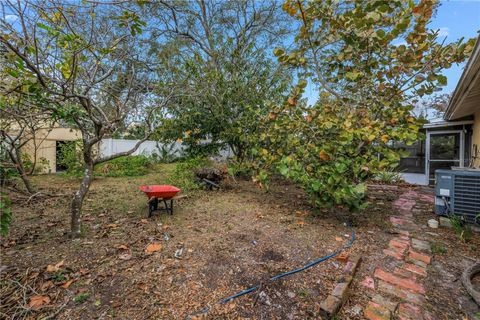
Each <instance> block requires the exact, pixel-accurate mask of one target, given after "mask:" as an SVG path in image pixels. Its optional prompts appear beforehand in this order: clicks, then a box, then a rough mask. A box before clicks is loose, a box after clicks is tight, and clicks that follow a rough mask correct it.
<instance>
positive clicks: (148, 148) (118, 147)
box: [100, 139, 183, 157]
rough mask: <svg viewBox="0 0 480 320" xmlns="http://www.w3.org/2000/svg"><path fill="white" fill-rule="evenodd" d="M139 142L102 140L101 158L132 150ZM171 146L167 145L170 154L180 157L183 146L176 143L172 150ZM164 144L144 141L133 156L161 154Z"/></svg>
mask: <svg viewBox="0 0 480 320" xmlns="http://www.w3.org/2000/svg"><path fill="white" fill-rule="evenodd" d="M138 141H139V140H124V139H102V141H101V142H100V156H102V157H107V156H111V155H112V154H116V153H119V152H125V151H128V150H130V149H132V148H133V147H134V146H135V145H136V144H137V142H138ZM170 147H171V144H167V145H165V148H167V149H168V150H170V152H169V153H170V154H172V155H175V156H180V154H181V152H182V149H183V146H182V144H181V143H178V142H175V143H174V144H173V147H172V149H170ZM161 148H162V144H160V143H158V142H157V141H151V140H147V141H144V142H143V143H142V144H141V145H140V147H138V149H137V150H136V151H135V152H134V153H132V155H135V156H136V155H140V154H143V155H146V156H151V155H152V154H161Z"/></svg>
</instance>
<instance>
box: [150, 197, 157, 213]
mask: <svg viewBox="0 0 480 320" xmlns="http://www.w3.org/2000/svg"><path fill="white" fill-rule="evenodd" d="M157 209H158V199H157V198H154V199H150V201H148V217H149V218H150V217H151V216H152V215H153V211H155V210H157Z"/></svg>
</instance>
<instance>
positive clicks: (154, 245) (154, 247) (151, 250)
mask: <svg viewBox="0 0 480 320" xmlns="http://www.w3.org/2000/svg"><path fill="white" fill-rule="evenodd" d="M161 249H162V245H161V244H160V243H158V242H154V243H150V244H149V245H148V246H147V248H146V249H145V253H146V254H152V253H154V252H156V251H160V250H161Z"/></svg>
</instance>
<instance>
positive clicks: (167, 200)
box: [140, 185, 182, 217]
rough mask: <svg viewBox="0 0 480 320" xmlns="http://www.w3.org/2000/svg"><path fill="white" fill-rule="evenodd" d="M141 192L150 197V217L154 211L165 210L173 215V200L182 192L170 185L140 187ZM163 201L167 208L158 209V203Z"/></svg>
mask: <svg viewBox="0 0 480 320" xmlns="http://www.w3.org/2000/svg"><path fill="white" fill-rule="evenodd" d="M140 190H142V191H143V192H145V194H146V195H147V197H148V216H149V217H151V216H152V214H153V211H155V210H164V211H166V212H167V213H169V214H173V198H174V197H175V196H176V195H177V193H178V192H180V191H182V190H180V189H179V188H177V187H174V186H169V185H156V186H140ZM159 201H162V202H163V203H164V205H165V208H160V209H159V208H158V202H159Z"/></svg>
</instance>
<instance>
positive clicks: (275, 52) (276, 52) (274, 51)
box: [273, 48, 285, 57]
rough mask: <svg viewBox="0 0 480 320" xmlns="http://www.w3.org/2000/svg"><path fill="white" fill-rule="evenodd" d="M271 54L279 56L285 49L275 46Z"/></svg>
mask: <svg viewBox="0 0 480 320" xmlns="http://www.w3.org/2000/svg"><path fill="white" fill-rule="evenodd" d="M273 54H274V55H275V56H276V57H279V56H282V55H284V54H285V51H284V50H283V49H281V48H275V49H274V50H273Z"/></svg>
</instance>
